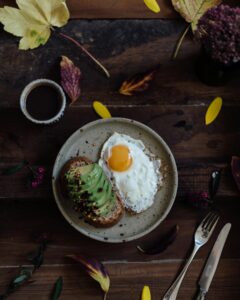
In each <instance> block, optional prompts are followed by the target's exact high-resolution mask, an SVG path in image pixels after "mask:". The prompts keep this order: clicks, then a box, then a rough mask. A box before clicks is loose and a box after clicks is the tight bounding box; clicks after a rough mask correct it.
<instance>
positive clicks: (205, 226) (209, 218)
mask: <svg viewBox="0 0 240 300" xmlns="http://www.w3.org/2000/svg"><path fill="white" fill-rule="evenodd" d="M215 217H216V214H215V213H214V212H211V213H210V215H209V217H208V219H207V220H206V221H205V222H204V225H203V229H207V228H208V226H209V224H210V223H211V222H212V220H213V219H214V218H215Z"/></svg>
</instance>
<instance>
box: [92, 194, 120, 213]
mask: <svg viewBox="0 0 240 300" xmlns="http://www.w3.org/2000/svg"><path fill="white" fill-rule="evenodd" d="M115 204H116V195H115V194H113V193H111V196H110V198H109V199H108V201H107V202H106V203H105V204H104V205H103V206H101V207H100V208H98V209H96V210H94V213H95V214H96V215H97V216H100V217H104V216H106V215H108V214H109V212H110V211H111V210H112V209H113V208H114V206H115Z"/></svg>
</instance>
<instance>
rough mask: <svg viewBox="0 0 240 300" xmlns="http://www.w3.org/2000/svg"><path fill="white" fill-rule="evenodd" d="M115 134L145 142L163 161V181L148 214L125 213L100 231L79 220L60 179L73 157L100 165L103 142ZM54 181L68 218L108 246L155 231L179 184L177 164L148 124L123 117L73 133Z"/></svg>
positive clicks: (55, 193) (166, 211)
mask: <svg viewBox="0 0 240 300" xmlns="http://www.w3.org/2000/svg"><path fill="white" fill-rule="evenodd" d="M114 132H118V133H124V134H127V135H129V136H131V137H133V138H135V139H140V140H142V141H143V143H144V144H145V146H146V148H148V149H149V150H150V151H151V152H152V153H154V154H155V155H156V156H157V157H159V158H160V159H161V161H162V167H161V168H162V172H163V175H164V181H163V186H162V187H161V188H160V190H159V191H158V192H157V194H156V196H155V201H154V204H153V205H152V206H151V207H150V208H149V209H147V210H146V211H145V212H142V213H141V214H137V215H129V214H128V213H125V214H124V216H123V218H122V219H121V220H120V222H119V223H118V224H116V225H114V226H113V227H111V228H107V229H105V228H104V229H102V228H101V229H99V228H95V227H93V226H91V225H89V224H87V223H86V222H84V220H83V219H81V218H79V214H78V213H77V212H75V211H74V209H73V203H72V202H71V201H69V199H66V198H64V196H63V195H62V194H61V192H60V188H59V186H58V182H59V181H58V177H59V174H60V171H61V168H62V166H63V165H64V164H65V162H66V161H68V160H69V159H70V158H72V157H74V156H86V157H88V158H90V159H91V160H92V161H94V162H97V161H98V159H99V154H100V151H101V148H102V146H103V144H104V142H105V141H106V140H107V139H108V138H109V137H110V136H111V135H112V134H113V133H114ZM52 178H53V179H52V185H53V192H54V196H55V199H56V202H57V205H58V207H59V209H60V211H61V213H62V214H63V216H64V217H65V219H66V220H67V221H68V222H69V223H70V224H71V225H72V226H73V227H74V228H76V229H77V230H78V231H80V232H81V233H82V234H84V235H86V236H88V237H91V238H93V239H96V240H99V241H103V242H109V243H121V242H127V241H132V240H135V239H137V238H140V237H142V236H144V235H146V234H147V233H149V232H150V231H152V230H153V229H154V228H156V227H157V226H158V225H159V224H160V223H161V222H162V221H163V220H164V219H165V218H166V216H167V214H168V213H169V211H170V209H171V207H172V205H173V202H174V200H175V196H176V191H177V184H178V177H177V168H176V163H175V160H174V157H173V155H172V153H171V151H170V149H169V148H168V146H167V145H166V143H165V142H164V141H163V139H162V138H161V137H160V136H159V135H158V134H157V133H156V132H155V131H153V130H152V129H150V128H149V127H147V126H146V125H144V124H141V123H139V122H136V121H133V120H129V119H123V118H111V119H105V120H98V121H95V122H92V123H89V124H87V125H85V126H83V127H82V128H80V129H79V130H77V131H76V132H75V133H73V134H72V135H71V136H70V138H69V139H68V140H67V141H66V142H65V144H64V145H63V147H62V148H61V150H60V152H59V154H58V156H57V159H56V161H55V165H54V168H53V177H52Z"/></svg>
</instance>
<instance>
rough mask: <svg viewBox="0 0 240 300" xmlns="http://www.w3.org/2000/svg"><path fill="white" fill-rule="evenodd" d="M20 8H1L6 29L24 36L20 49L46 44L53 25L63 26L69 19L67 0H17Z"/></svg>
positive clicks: (0, 13)
mask: <svg viewBox="0 0 240 300" xmlns="http://www.w3.org/2000/svg"><path fill="white" fill-rule="evenodd" d="M16 3H17V5H18V7H19V8H14V7H10V6H4V7H3V8H0V22H1V23H2V24H3V25H4V30H5V31H7V32H9V33H11V34H13V35H15V36H18V37H22V39H21V40H20V43H19V49H22V50H27V49H34V48H37V47H38V46H40V45H44V44H45V43H46V42H47V41H48V39H49V37H50V34H51V28H52V27H53V26H56V27H62V26H63V25H65V24H66V23H67V21H68V19H69V16H70V15H69V11H68V8H67V5H66V1H65V0H17V1H16Z"/></svg>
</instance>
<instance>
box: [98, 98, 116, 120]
mask: <svg viewBox="0 0 240 300" xmlns="http://www.w3.org/2000/svg"><path fill="white" fill-rule="evenodd" d="M93 108H94V110H95V112H96V113H97V114H98V115H99V116H100V117H101V118H103V119H109V118H111V117H112V116H111V114H110V112H109V110H108V108H107V107H106V106H105V105H104V104H102V103H101V102H99V101H94V102H93Z"/></svg>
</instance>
